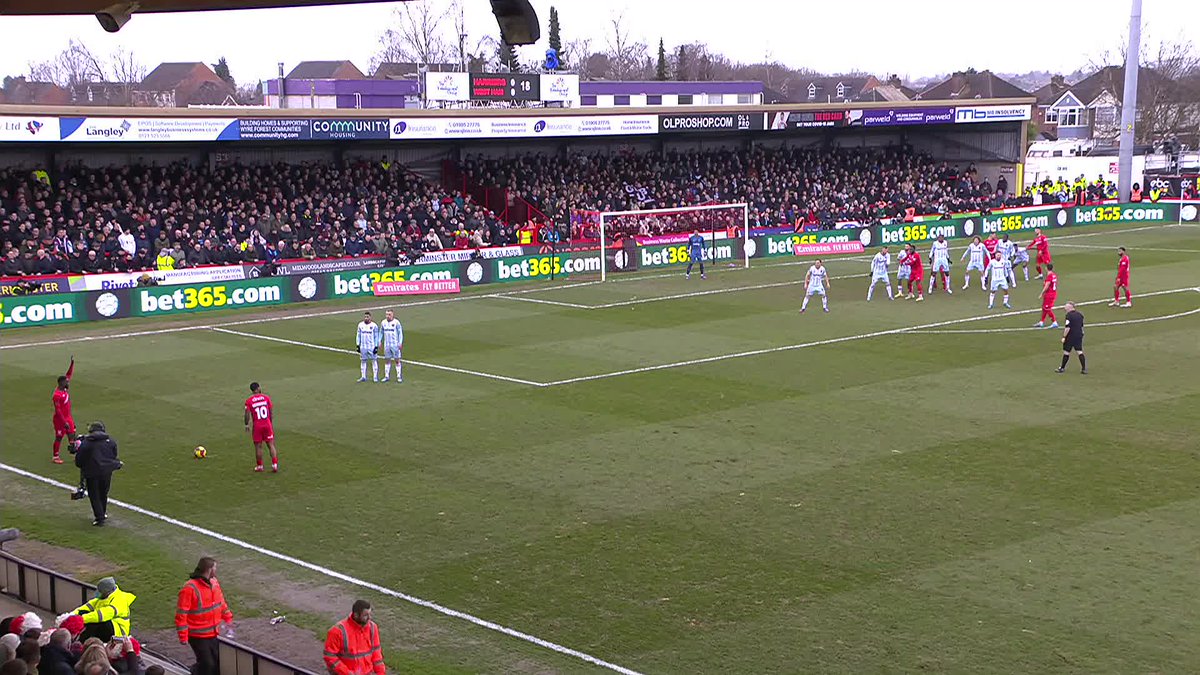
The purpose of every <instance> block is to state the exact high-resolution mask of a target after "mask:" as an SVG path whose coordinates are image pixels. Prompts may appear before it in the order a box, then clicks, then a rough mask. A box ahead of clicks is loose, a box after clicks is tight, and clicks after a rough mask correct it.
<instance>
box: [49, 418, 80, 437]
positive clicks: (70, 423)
mask: <svg viewBox="0 0 1200 675" xmlns="http://www.w3.org/2000/svg"><path fill="white" fill-rule="evenodd" d="M73 433H75V420H73V419H66V420H54V437H55V438H62V437H63V436H68V435H70V434H73Z"/></svg>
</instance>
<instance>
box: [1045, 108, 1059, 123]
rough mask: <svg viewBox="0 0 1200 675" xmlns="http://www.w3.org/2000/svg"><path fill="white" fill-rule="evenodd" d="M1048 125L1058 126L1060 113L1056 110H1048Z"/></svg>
mask: <svg viewBox="0 0 1200 675" xmlns="http://www.w3.org/2000/svg"><path fill="white" fill-rule="evenodd" d="M1046 124H1058V111H1057V110H1055V109H1054V108H1046Z"/></svg>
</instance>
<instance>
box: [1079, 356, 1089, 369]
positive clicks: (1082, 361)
mask: <svg viewBox="0 0 1200 675" xmlns="http://www.w3.org/2000/svg"><path fill="white" fill-rule="evenodd" d="M1079 369H1080V370H1084V371H1086V370H1087V357H1086V356H1084V355H1083V352H1079Z"/></svg>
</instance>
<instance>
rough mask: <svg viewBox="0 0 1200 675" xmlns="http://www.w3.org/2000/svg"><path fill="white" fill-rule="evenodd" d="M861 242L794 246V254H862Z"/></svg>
mask: <svg viewBox="0 0 1200 675" xmlns="http://www.w3.org/2000/svg"><path fill="white" fill-rule="evenodd" d="M865 250H866V249H865V248H863V245H862V242H861V241H826V242H821V243H819V244H793V245H792V252H793V253H795V254H796V255H839V254H842V253H862V252H863V251H865Z"/></svg>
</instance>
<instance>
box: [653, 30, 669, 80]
mask: <svg viewBox="0 0 1200 675" xmlns="http://www.w3.org/2000/svg"><path fill="white" fill-rule="evenodd" d="M654 79H656V80H658V81H659V82H665V81H666V79H667V47H666V45H665V44H664V43H663V39H662V38H659V39H658V64H657V65H656V66H655V68H654Z"/></svg>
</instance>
